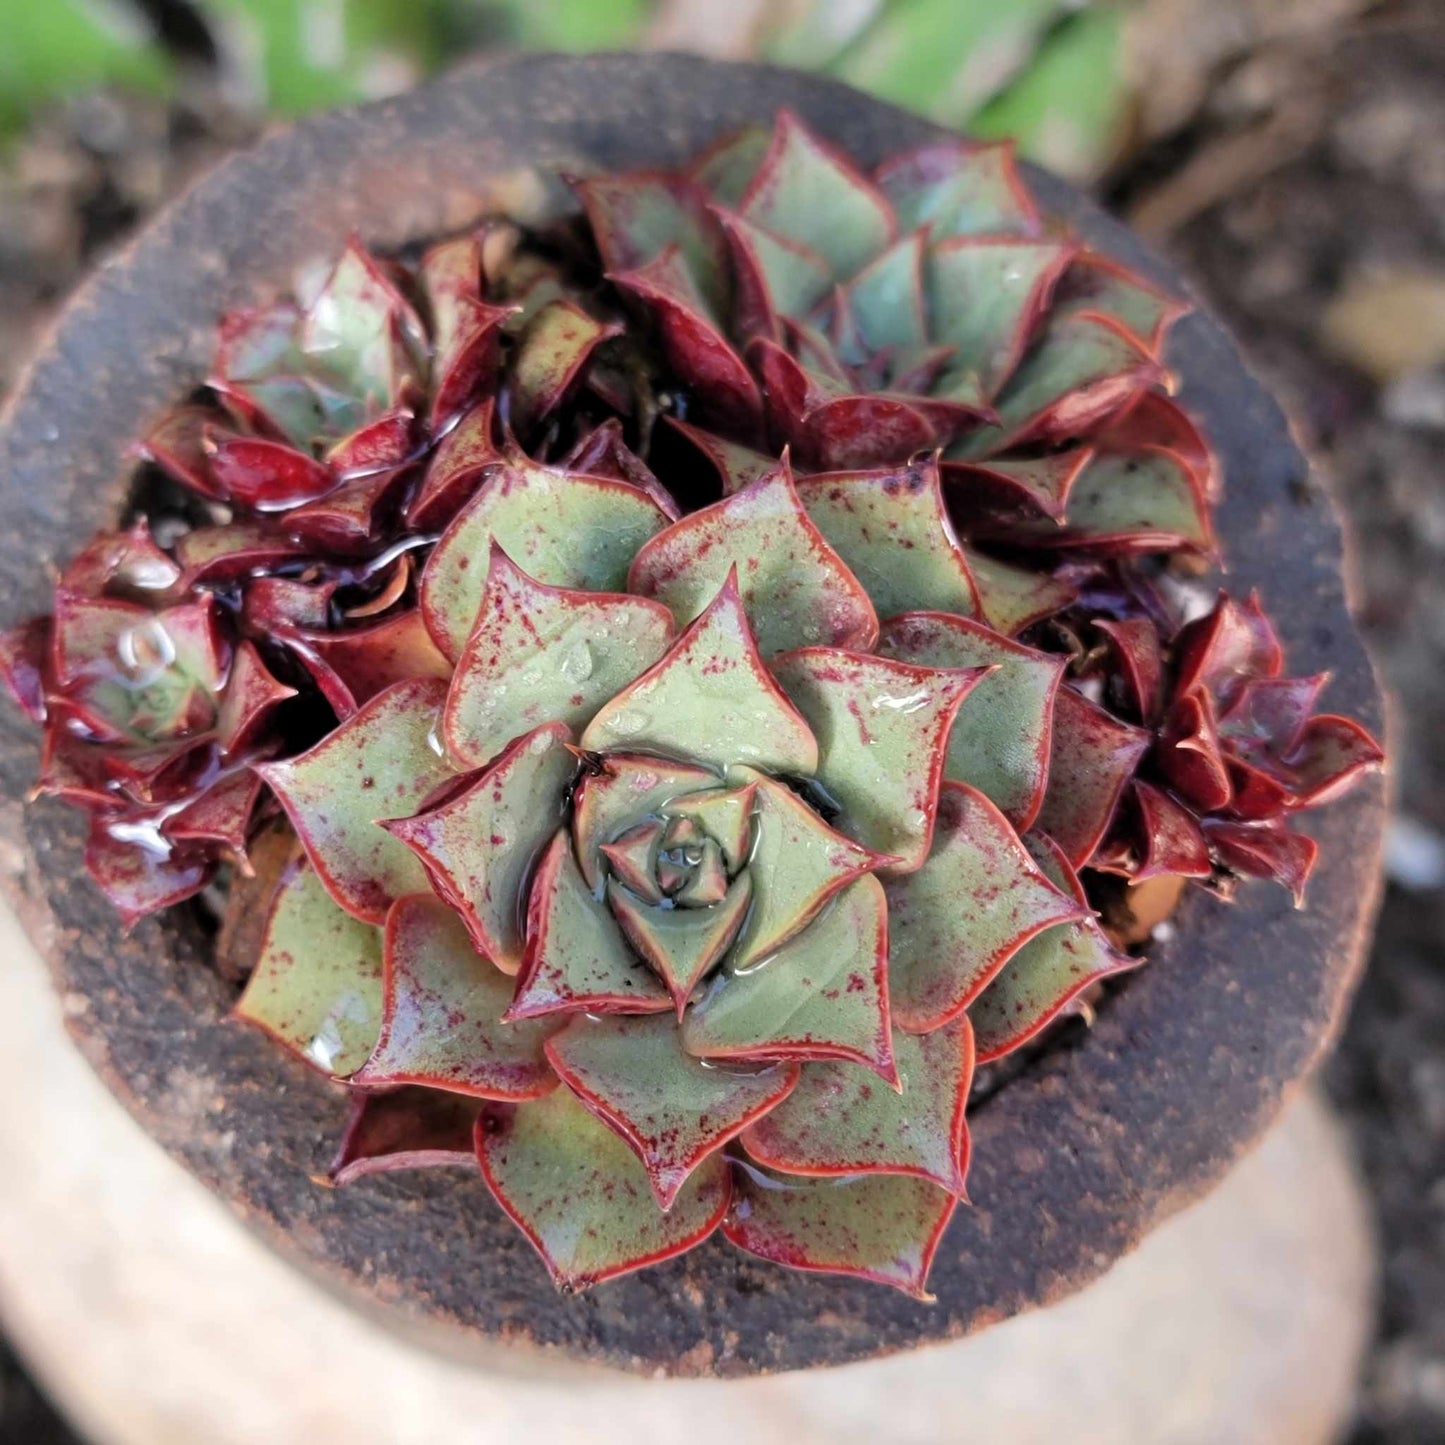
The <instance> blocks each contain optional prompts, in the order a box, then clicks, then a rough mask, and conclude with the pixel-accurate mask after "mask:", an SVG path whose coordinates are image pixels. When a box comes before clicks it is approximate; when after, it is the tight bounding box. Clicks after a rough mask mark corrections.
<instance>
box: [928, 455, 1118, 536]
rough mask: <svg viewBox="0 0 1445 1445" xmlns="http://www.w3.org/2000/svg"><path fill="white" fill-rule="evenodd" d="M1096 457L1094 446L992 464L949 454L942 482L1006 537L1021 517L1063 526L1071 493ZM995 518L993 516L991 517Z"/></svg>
mask: <svg viewBox="0 0 1445 1445" xmlns="http://www.w3.org/2000/svg"><path fill="white" fill-rule="evenodd" d="M1092 458H1093V451H1092V449H1091V448H1089V447H1071V448H1068V449H1066V450H1064V451H1059V452H1051V453H1049V454H1048V455H1047V456H1042V457H992V458H990V459H989V460H987V461H976V462H969V461H956V460H954V459H953V453H952V452H951V451H946V452H944V454H943V458H942V463H941V467H942V472H943V480H944V481H945V482H946V483H947V484H948V486H949V488H950V490H951V491H952V492H953V494H954V495H955V496H958V497H961V498H962V499H963V500H964V503H965V505H966V506H967V508H968V515H969V516H970V525H971V526H973V527H974V528H975V529H976V530H980V524H979V522H976V521H973V520H972V518H973V517H975V516H978V515H979V514H983V516H984V521H985V524H986V525H987V527H988V529H989V531H993V532H1000V533H1006V529H1007V526H1008V523H1009V522H1010V521H1011V520H1016V519H1017V518H1018V516H1019V515H1020V514H1022V515H1023V516H1025V517H1029V518H1032V517H1033V515H1034V514H1037V515H1038V516H1040V517H1046V518H1048V519H1050V520H1051V521H1054V522H1057V523H1060V524H1062V522H1063V519H1064V511H1065V508H1066V506H1067V504H1068V499H1069V494H1070V492H1071V491H1072V490H1073V486H1074V483H1075V482H1076V481H1078V479H1079V474H1080V472H1082V471H1083V470H1084V468H1085V467H1086V466H1087V465H1088V464H1089V462H1090V460H1091V459H1092ZM990 513H992V514H993V516H992V517H990V516H989V515H988V514H990Z"/></svg>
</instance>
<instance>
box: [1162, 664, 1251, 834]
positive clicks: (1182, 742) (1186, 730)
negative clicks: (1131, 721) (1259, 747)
mask: <svg viewBox="0 0 1445 1445" xmlns="http://www.w3.org/2000/svg"><path fill="white" fill-rule="evenodd" d="M1155 754H1156V756H1157V758H1158V762H1159V771H1160V772H1161V773H1163V774H1164V777H1165V778H1166V780H1167V781H1168V782H1169V784H1170V786H1171V787H1172V788H1173V789H1174V790H1175V792H1177V793H1178V794H1179V795H1180V796H1181V797H1182V798H1183V799H1184V800H1185V801H1186V802H1187V803H1189V804H1190V805H1191V806H1192V807H1194V808H1197V809H1198V810H1199V811H1200V812H1201V813H1212V812H1216V811H1218V810H1220V809H1222V808H1227V807H1228V806H1229V805H1230V803H1231V801H1232V800H1233V797H1234V782H1233V779H1232V778H1231V776H1230V768H1229V763H1228V761H1227V760H1226V758H1225V756H1224V745H1223V743H1222V742H1221V741H1220V737H1219V720H1218V717H1217V715H1216V712H1215V703H1214V694H1213V693H1211V692H1208V691H1206V690H1205V689H1204V688H1202V687H1196V688H1195V689H1194V690H1193V691H1192V692H1189V693H1185V694H1184V696H1183V697H1179V698H1176V699H1175V701H1174V704H1173V706H1172V707H1171V708H1170V709H1169V714H1168V716H1167V717H1166V718H1165V719H1164V725H1163V726H1162V727H1161V728H1160V729H1159V740H1158V743H1157V745H1156V748H1155Z"/></svg>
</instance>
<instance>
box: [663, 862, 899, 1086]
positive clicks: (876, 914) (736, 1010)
mask: <svg viewBox="0 0 1445 1445" xmlns="http://www.w3.org/2000/svg"><path fill="white" fill-rule="evenodd" d="M682 1038H683V1043H684V1045H685V1046H686V1048H687V1051H688V1052H689V1053H690V1054H695V1055H696V1056H697V1057H698V1058H703V1059H754V1060H773V1059H852V1060H854V1061H856V1062H857V1063H860V1064H866V1065H867V1066H868V1067H869V1068H870V1069H872V1070H873V1071H874V1072H875V1073H877V1074H878V1075H879V1076H880V1077H882V1078H884V1079H886V1080H887V1081H888V1082H889V1083H894V1082H895V1081H896V1077H897V1076H896V1074H895V1071H894V1066H893V1043H892V1036H891V1031H890V1029H889V1025H888V909H887V905H886V904H885V902H884V900H883V889H882V886H881V885H880V884H879V882H878V880H877V879H876V878H874V877H871V876H866V877H863V878H859V879H857V880H856V881H855V882H853V883H850V884H849V885H848V886H847V887H846V888H844V889H843V890H842V891H841V892H840V893H838V894H837V896H836V897H835V898H834V899H833V901H832V903H831V906H830V907H828V908H825V909H824V910H823V912H822V913H821V914H819V916H818V917H817V918H816V919H815V920H814V921H813V923H812V924H811V925H810V926H809V927H807V928H805V929H804V930H803V931H802V932H801V933H799V934H797V935H795V936H794V937H793V938H792V939H790V940H789V941H788V942H787V943H785V944H783V945H782V947H781V948H779V949H777V950H776V951H775V952H774V953H772V954H771V955H769V956H768V957H767V958H765V959H760V960H759V961H758V962H756V963H753V964H750V965H748V966H747V967H746V968H743V969H740V968H738V967H736V965H734V964H733V963H732V961H731V960H729V962H728V963H727V964H725V965H724V967H723V970H722V972H721V973H720V974H718V975H717V976H716V977H715V978H714V979H713V980H712V982H711V984H710V986H709V988H708V991H707V992H706V994H705V995H704V996H703V998H702V1000H701V1001H700V1002H698V1003H695V1004H694V1005H693V1006H692V1007H691V1008H690V1009H689V1010H688V1011H687V1014H686V1015H685V1016H684V1018H683V1029H682Z"/></svg>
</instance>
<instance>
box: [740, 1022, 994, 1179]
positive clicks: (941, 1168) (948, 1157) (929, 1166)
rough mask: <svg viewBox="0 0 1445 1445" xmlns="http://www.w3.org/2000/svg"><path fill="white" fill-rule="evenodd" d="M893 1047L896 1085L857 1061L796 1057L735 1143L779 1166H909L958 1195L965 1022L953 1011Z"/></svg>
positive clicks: (839, 1169) (969, 1049)
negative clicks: (772, 1098) (780, 1090)
mask: <svg viewBox="0 0 1445 1445" xmlns="http://www.w3.org/2000/svg"><path fill="white" fill-rule="evenodd" d="M893 1047H894V1055H895V1057H896V1059H897V1062H898V1081H899V1083H900V1085H901V1086H902V1089H901V1092H900V1091H898V1090H894V1089H890V1088H888V1087H887V1086H886V1085H884V1084H881V1083H880V1082H879V1080H878V1079H877V1078H875V1077H874V1076H873V1075H872V1074H870V1073H868V1072H867V1070H865V1069H860V1068H859V1067H858V1066H857V1064H850V1063H832V1062H829V1063H816V1064H805V1065H804V1066H803V1076H802V1078H801V1079H800V1080H799V1082H798V1086H797V1088H795V1089H794V1090H793V1091H792V1093H791V1094H789V1095H788V1097H787V1098H785V1099H784V1100H783V1101H782V1102H781V1103H780V1104H778V1105H777V1106H776V1107H775V1108H773V1109H771V1110H770V1111H769V1112H768V1113H766V1114H764V1115H763V1116H762V1118H760V1119H759V1120H758V1121H757V1122H756V1123H754V1124H751V1125H749V1127H748V1129H747V1131H746V1133H744V1134H743V1137H742V1145H743V1148H745V1149H746V1150H747V1151H748V1154H749V1155H750V1156H751V1157H752V1158H753V1159H755V1160H756V1161H757V1162H758V1163H759V1164H762V1165H765V1166H766V1167H768V1168H770V1169H776V1170H780V1171H781V1172H782V1173H784V1174H805V1175H821V1176H837V1175H852V1174H911V1175H916V1176H917V1177H919V1178H922V1179H931V1180H932V1181H933V1182H934V1183H935V1184H939V1185H941V1186H942V1187H943V1188H944V1189H946V1190H948V1192H949V1193H950V1194H955V1195H960V1196H961V1195H962V1194H963V1192H964V1181H965V1179H966V1178H967V1175H968V1127H967V1125H966V1124H965V1123H964V1110H965V1109H966V1107H967V1105H968V1091H969V1087H970V1085H971V1084H972V1082H973V1030H972V1029H971V1028H970V1027H969V1024H968V1020H967V1019H966V1018H961V1019H957V1020H955V1021H954V1022H953V1023H951V1024H948V1025H946V1026H945V1027H943V1028H940V1029H936V1030H935V1031H934V1032H932V1033H928V1034H923V1035H921V1036H914V1035H910V1034H903V1035H900V1036H897V1037H895V1039H894V1041H893Z"/></svg>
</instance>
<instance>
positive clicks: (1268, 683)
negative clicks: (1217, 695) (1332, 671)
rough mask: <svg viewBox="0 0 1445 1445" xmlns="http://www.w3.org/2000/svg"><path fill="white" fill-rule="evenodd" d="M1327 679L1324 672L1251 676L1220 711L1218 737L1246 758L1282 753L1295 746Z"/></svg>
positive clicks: (1281, 755) (1272, 756) (1274, 756)
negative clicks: (1303, 675) (1312, 674)
mask: <svg viewBox="0 0 1445 1445" xmlns="http://www.w3.org/2000/svg"><path fill="white" fill-rule="evenodd" d="M1327 682H1329V674H1328V673H1327V672H1320V673H1316V674H1315V675H1314V676H1313V677H1255V678H1251V679H1250V680H1249V681H1248V682H1245V683H1244V684H1242V685H1241V686H1240V687H1239V688H1238V690H1237V691H1236V692H1235V693H1234V699H1233V701H1232V702H1231V703H1230V704H1229V706H1228V707H1227V708H1225V709H1223V711H1222V712H1221V713H1220V716H1219V735H1220V738H1221V740H1223V742H1224V743H1225V744H1226V745H1227V746H1228V748H1229V749H1230V751H1231V752H1234V753H1238V754H1242V755H1243V756H1244V757H1246V758H1250V759H1261V760H1262V759H1272V758H1282V757H1285V756H1286V755H1288V754H1289V753H1291V752H1293V751H1294V749H1295V748H1297V747H1298V746H1299V744H1300V740H1301V738H1302V736H1303V734H1304V730H1305V725H1306V724H1307V723H1308V722H1309V720H1310V717H1311V715H1312V714H1313V712H1314V710H1315V703H1316V701H1317V700H1318V698H1319V695H1320V693H1321V692H1322V691H1323V690H1324V687H1325V684H1326V683H1327Z"/></svg>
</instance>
